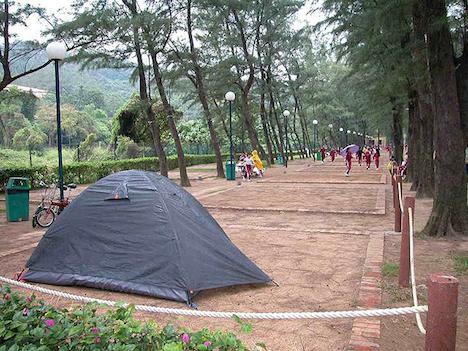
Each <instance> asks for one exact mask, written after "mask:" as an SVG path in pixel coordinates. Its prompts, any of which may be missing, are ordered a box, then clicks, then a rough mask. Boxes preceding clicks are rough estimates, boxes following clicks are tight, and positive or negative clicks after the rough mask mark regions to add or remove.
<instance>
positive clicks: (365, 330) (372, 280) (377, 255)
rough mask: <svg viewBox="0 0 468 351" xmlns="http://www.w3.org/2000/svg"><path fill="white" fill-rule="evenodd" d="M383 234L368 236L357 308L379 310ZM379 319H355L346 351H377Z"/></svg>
mask: <svg viewBox="0 0 468 351" xmlns="http://www.w3.org/2000/svg"><path fill="white" fill-rule="evenodd" d="M384 238H385V236H384V234H383V233H374V234H371V235H370V236H369V243H368V245H367V254H366V260H365V262H364V271H363V275H362V279H361V286H360V288H359V298H358V300H359V306H360V307H362V308H366V309H371V308H379V307H380V304H381V302H382V290H381V288H380V286H379V285H380V280H381V278H382V274H381V272H380V270H381V267H382V264H383V256H384ZM379 339H380V318H356V319H354V321H353V328H352V330H351V338H350V341H349V345H348V348H347V350H355V351H364V350H366V351H370V350H379V348H380V347H379Z"/></svg>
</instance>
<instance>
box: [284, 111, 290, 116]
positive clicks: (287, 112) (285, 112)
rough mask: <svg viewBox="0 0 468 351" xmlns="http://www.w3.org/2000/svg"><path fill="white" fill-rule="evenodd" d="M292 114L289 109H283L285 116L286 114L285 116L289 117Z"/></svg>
mask: <svg viewBox="0 0 468 351" xmlns="http://www.w3.org/2000/svg"><path fill="white" fill-rule="evenodd" d="M290 114H291V113H290V112H289V110H284V111H283V116H284V117H289V115H290Z"/></svg>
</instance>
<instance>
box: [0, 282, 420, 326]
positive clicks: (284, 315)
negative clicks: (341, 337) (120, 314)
mask: <svg viewBox="0 0 468 351" xmlns="http://www.w3.org/2000/svg"><path fill="white" fill-rule="evenodd" d="M0 281H2V282H4V283H7V284H10V285H14V286H17V287H20V288H25V289H29V290H34V291H38V292H41V293H44V294H48V295H53V296H58V297H62V298H66V299H70V300H74V301H79V302H96V303H99V304H103V305H107V306H115V305H116V304H117V301H112V300H101V299H95V298H92V297H86V296H80V295H74V294H69V293H66V292H63V291H58V290H52V289H47V288H43V287H41V286H37V285H31V284H27V283H23V282H19V281H16V280H13V279H8V278H5V277H2V276H0ZM124 305H126V306H127V305H128V304H124ZM135 309H136V310H138V311H145V312H153V313H165V314H176V315H183V316H197V317H212V318H232V317H234V316H237V317H239V318H242V319H335V318H357V317H380V316H396V315H402V314H411V313H421V312H427V306H412V307H398V308H385V309H373V310H356V311H330V312H269V313H251V312H215V311H197V310H189V309H180V308H165V307H156V306H149V305H135Z"/></svg>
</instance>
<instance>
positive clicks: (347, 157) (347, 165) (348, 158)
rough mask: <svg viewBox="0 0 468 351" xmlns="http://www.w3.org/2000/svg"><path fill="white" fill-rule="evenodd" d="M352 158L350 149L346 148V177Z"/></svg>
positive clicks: (349, 170)
mask: <svg viewBox="0 0 468 351" xmlns="http://www.w3.org/2000/svg"><path fill="white" fill-rule="evenodd" d="M352 159H353V153H352V152H351V150H349V149H348V151H347V152H346V157H345V160H346V172H345V176H346V177H349V172H351V163H352Z"/></svg>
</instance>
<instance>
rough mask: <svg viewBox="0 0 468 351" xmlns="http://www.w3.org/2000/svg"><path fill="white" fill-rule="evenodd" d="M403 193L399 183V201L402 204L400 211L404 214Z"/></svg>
mask: <svg viewBox="0 0 468 351" xmlns="http://www.w3.org/2000/svg"><path fill="white" fill-rule="evenodd" d="M402 196H403V191H402V190H401V183H400V182H398V201H399V202H400V211H401V213H403V199H402Z"/></svg>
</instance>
